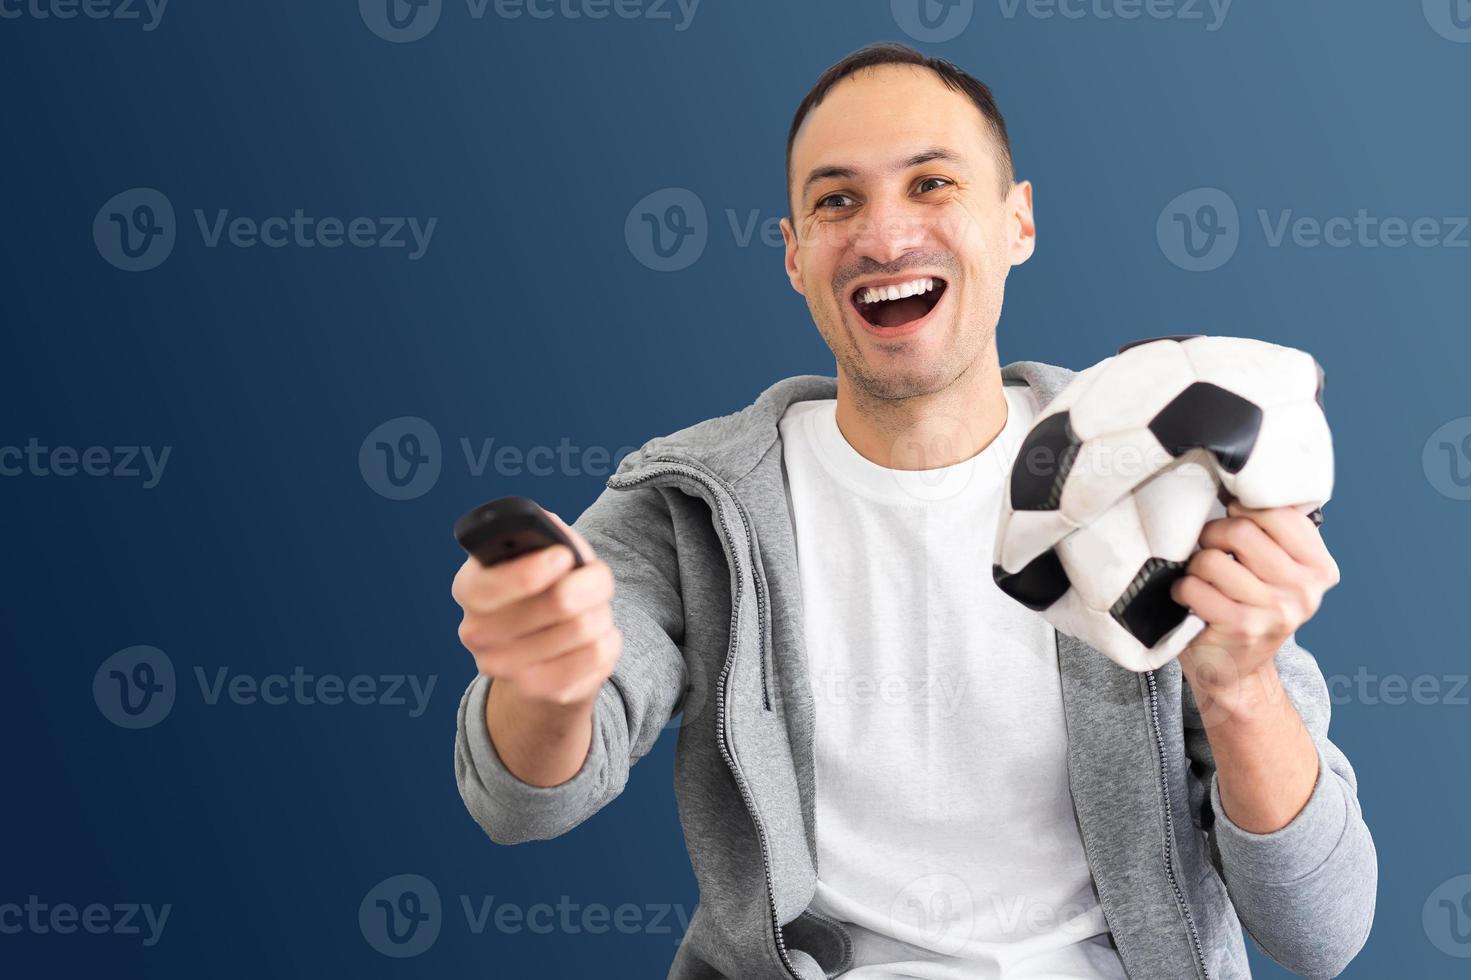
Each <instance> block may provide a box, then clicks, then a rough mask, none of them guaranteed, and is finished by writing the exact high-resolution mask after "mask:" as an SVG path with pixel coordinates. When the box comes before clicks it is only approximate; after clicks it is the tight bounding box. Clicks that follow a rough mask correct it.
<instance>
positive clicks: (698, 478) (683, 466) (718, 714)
mask: <svg viewBox="0 0 1471 980" xmlns="http://www.w3.org/2000/svg"><path fill="white" fill-rule="evenodd" d="M654 461H655V462H658V463H661V464H663V465H660V466H655V467H652V468H650V469H649V470H647V471H646V472H644V473H641V474H640V475H638V476H636V477H632V478H628V477H622V478H620V477H617V476H614V477H612V478H610V479H609V481H608V485H609V486H610V487H612V488H613V489H615V490H628V489H631V488H633V487H635V486H638V485H639V484H641V483H646V482H647V481H649V480H652V479H655V478H657V477H659V476H664V475H670V476H681V477H684V478H687V479H691V480H694V481H695V482H696V483H699V484H701V485H702V486H704V487H705V488H706V489H707V490H709V491H711V494H712V496H713V495H715V493H716V491H722V492H724V493H725V495H726V496H728V497H729V498H730V499H731V500H733V501H736V496H735V493H734V491H732V490H731V489H730V488H729V487H728V486H726V485H725V483H724V481H722V480H720V479H719V478H718V477H716V476H715V475H714V474H712V473H709V472H708V471H706V470H705V469H704V468H703V467H699V466H695V465H693V464H691V463H689V462H686V461H684V460H675V459H671V458H668V457H655V458H654ZM614 480H621V481H622V482H620V483H616V484H615V483H614V482H613V481H614ZM736 510H737V516H738V517H739V518H740V521H741V528H742V530H744V531H745V532H746V538H747V540H748V541H749V540H750V533H751V529H750V526H749V524H748V523H747V520H746V515H745V511H744V510H742V509H741V507H740V502H739V501H736ZM715 516H716V517H717V518H718V519H719V521H720V530H721V533H722V534H724V535H725V542H726V545H727V547H728V548H729V549H730V555H731V561H732V562H734V563H735V566H736V568H735V571H736V594H735V599H734V600H733V603H732V606H731V617H730V643H729V646H728V647H727V652H726V656H725V663H724V664H722V665H721V668H720V678H719V680H718V681H717V683H716V688H715V740H716V743H717V745H718V746H719V748H720V757H721V758H722V759H724V760H725V765H726V768H728V769H729V770H730V774H731V775H732V776H733V777H734V778H735V782H736V788H737V789H739V790H740V791H741V799H742V800H743V801H744V802H745V805H746V812H747V813H748V814H749V815H750V817H751V823H752V824H753V825H754V826H755V827H756V837H757V839H758V840H759V841H760V844H761V870H762V873H763V874H764V875H765V877H766V910H767V914H768V916H769V921H770V923H771V930H772V934H773V935H774V936H775V937H776V954H777V958H778V959H779V960H780V961H781V965H782V967H783V968H784V969H785V970H786V972H787V973H788V974H789V975H790V976H791V977H792V978H793V980H802V975H801V974H800V973H798V972H797V968H796V967H795V966H793V965H792V959H791V957H790V956H789V955H788V954H787V944H786V939H785V937H783V936H782V929H781V921H780V917H779V916H778V915H777V910H776V884H775V882H774V881H773V880H772V875H771V860H770V857H769V852H770V843H769V841H768V838H767V836H766V827H765V825H764V824H762V822H761V817H760V815H759V814H757V812H756V801H755V798H754V797H752V795H751V789H750V787H749V785H747V783H746V777H745V776H744V775H743V774H742V773H741V770H740V766H739V765H738V764H737V763H736V760H735V755H734V753H732V752H731V749H730V742H729V739H728V737H727V729H726V724H725V687H726V683H727V681H728V679H729V677H730V668H731V664H732V663H733V662H734V660H735V650H736V646H737V643H738V639H739V638H738V635H737V633H736V612H737V610H738V609H739V607H740V601H741V588H742V586H741V562H740V557H739V554H738V552H737V549H736V543H735V539H734V537H732V535H731V533H730V525H729V523H727V522H726V519H725V508H723V507H718V506H717V507H716V508H715ZM751 581H752V582H758V580H757V576H756V571H755V569H754V568H753V569H752V570H751ZM756 593H757V614H758V616H761V621H760V623H759V636H758V639H759V640H760V641H761V646H762V648H763V649H762V651H761V653H762V663H761V667H762V672H761V682H762V696H763V698H764V697H765V693H766V669H765V668H766V661H765V649H764V648H765V640H766V637H765V618H764V616H762V615H761V614H762V611H763V604H762V601H761V589H760V585H759V583H758V584H757V586H756ZM768 706H769V705H768Z"/></svg>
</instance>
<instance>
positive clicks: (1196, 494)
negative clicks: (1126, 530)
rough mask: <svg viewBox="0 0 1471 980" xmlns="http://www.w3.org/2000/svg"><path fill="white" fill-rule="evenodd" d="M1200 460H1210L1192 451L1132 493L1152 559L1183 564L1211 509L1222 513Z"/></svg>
mask: <svg viewBox="0 0 1471 980" xmlns="http://www.w3.org/2000/svg"><path fill="white" fill-rule="evenodd" d="M1201 457H1207V458H1210V457H1209V454H1207V453H1205V452H1203V451H1201V450H1193V451H1191V452H1190V453H1187V454H1186V455H1185V456H1183V457H1182V458H1181V460H1180V462H1178V463H1176V464H1175V465H1174V466H1172V467H1170V468H1169V469H1167V470H1165V471H1163V472H1161V473H1159V474H1157V475H1156V476H1154V477H1153V478H1151V479H1149V480H1147V481H1145V482H1144V483H1143V484H1142V485H1141V486H1139V487H1138V488H1136V489H1135V490H1134V495H1133V499H1134V502H1135V505H1136V507H1137V509H1138V512H1139V523H1140V525H1141V527H1142V528H1143V533H1144V537H1145V539H1146V540H1147V541H1148V542H1149V553H1150V554H1151V555H1152V556H1153V557H1155V558H1163V559H1165V560H1167V561H1185V560H1186V559H1187V558H1189V557H1190V556H1191V555H1192V554H1194V553H1195V548H1196V546H1197V544H1199V541H1200V529H1201V528H1202V527H1204V526H1205V522H1206V521H1208V520H1210V514H1211V512H1212V509H1214V510H1216V511H1219V512H1220V513H1222V514H1224V513H1225V508H1224V507H1222V506H1221V502H1220V501H1219V500H1218V499H1216V488H1217V484H1216V478H1215V476H1214V475H1213V473H1212V467H1209V466H1207V465H1205V464H1203V463H1202V462H1201V461H1200V459H1201Z"/></svg>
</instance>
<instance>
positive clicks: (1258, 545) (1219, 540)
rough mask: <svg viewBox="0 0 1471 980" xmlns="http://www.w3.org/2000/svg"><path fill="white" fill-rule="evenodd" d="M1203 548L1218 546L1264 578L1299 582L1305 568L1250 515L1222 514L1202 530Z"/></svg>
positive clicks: (1278, 582)
mask: <svg viewBox="0 0 1471 980" xmlns="http://www.w3.org/2000/svg"><path fill="white" fill-rule="evenodd" d="M1200 546H1201V547H1202V548H1216V549H1219V550H1221V551H1224V552H1227V553H1228V554H1230V555H1231V556H1232V557H1233V558H1235V559H1236V560H1237V561H1239V562H1241V563H1242V564H1243V565H1245V566H1246V567H1247V568H1249V569H1251V571H1252V573H1253V574H1254V575H1256V577H1257V578H1259V579H1261V580H1262V581H1263V582H1268V583H1270V584H1272V585H1283V586H1290V585H1297V584H1298V583H1299V582H1301V581H1302V579H1303V572H1304V569H1303V568H1302V566H1300V565H1299V564H1298V563H1297V562H1296V561H1294V560H1293V558H1292V556H1291V555H1289V554H1288V553H1287V552H1286V551H1283V550H1282V546H1281V545H1279V544H1278V543H1277V542H1276V541H1274V540H1273V539H1272V538H1271V536H1270V535H1268V534H1267V532H1266V531H1264V530H1262V528H1261V526H1260V525H1258V524H1257V523H1256V521H1254V520H1252V519H1251V518H1250V517H1245V516H1243V517H1219V518H1216V519H1215V520H1213V521H1208V522H1207V523H1206V525H1205V527H1204V528H1203V529H1202V530H1201V532H1200Z"/></svg>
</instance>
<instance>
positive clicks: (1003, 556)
mask: <svg viewBox="0 0 1471 980" xmlns="http://www.w3.org/2000/svg"><path fill="white" fill-rule="evenodd" d="M1073 528H1074V525H1072V524H1069V523H1068V521H1067V519H1066V518H1065V517H1063V516H1062V514H1061V513H1059V512H1058V511H1055V510H1018V511H1013V512H1012V514H1011V520H1010V523H1009V525H1008V526H1007V528H1006V532H1005V533H1004V534H1002V533H998V534H997V535H996V541H997V550H996V557H995V558H994V561H995V563H996V564H998V565H1000V566H1001V567H1002V568H1004V569H1006V571H1008V572H1019V571H1021V570H1022V569H1023V568H1025V567H1026V565H1027V563H1028V562H1030V561H1031V560H1032V559H1033V558H1036V557H1037V556H1038V555H1040V554H1041V553H1042V552H1044V551H1046V550H1047V549H1048V548H1051V547H1052V546H1053V545H1055V544H1056V543H1057V542H1058V541H1059V540H1060V539H1061V538H1062V537H1063V536H1064V535H1066V534H1068V533H1069V532H1071V531H1072V530H1073Z"/></svg>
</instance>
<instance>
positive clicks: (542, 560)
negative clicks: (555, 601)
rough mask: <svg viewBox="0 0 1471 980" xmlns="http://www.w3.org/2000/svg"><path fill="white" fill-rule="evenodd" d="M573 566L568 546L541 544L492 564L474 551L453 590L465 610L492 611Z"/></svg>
mask: <svg viewBox="0 0 1471 980" xmlns="http://www.w3.org/2000/svg"><path fill="white" fill-rule="evenodd" d="M571 567H572V554H571V552H569V551H568V550H567V549H566V548H540V549H538V550H536V551H533V552H531V553H530V554H526V555H518V556H517V557H515V558H511V559H508V560H506V561H502V562H497V563H496V564H494V565H490V566H485V565H482V564H480V559H478V558H476V557H474V556H473V555H472V556H470V557H468V558H466V559H465V563H464V564H463V565H461V566H460V569H459V571H458V572H456V573H455V580H454V582H453V584H452V585H451V586H450V594H451V595H452V596H454V600H455V602H458V603H459V604H460V606H461V608H463V609H464V610H465V611H466V612H473V613H480V614H485V613H491V612H494V611H496V610H497V609H502V608H504V607H506V606H508V605H510V604H511V603H514V602H518V601H520V600H522V599H525V598H526V597H527V596H534V595H536V594H538V593H540V592H544V591H545V590H546V589H547V588H548V587H550V586H551V585H552V583H554V582H556V581H557V580H558V579H560V578H561V577H562V576H563V575H564V574H565V573H566V572H567V569H569V568H571Z"/></svg>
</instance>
